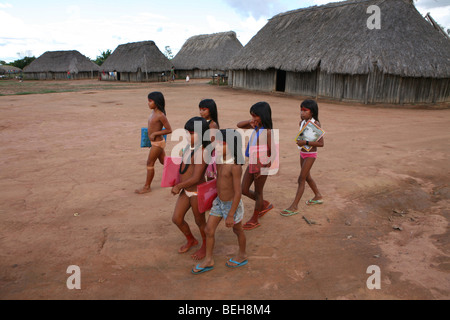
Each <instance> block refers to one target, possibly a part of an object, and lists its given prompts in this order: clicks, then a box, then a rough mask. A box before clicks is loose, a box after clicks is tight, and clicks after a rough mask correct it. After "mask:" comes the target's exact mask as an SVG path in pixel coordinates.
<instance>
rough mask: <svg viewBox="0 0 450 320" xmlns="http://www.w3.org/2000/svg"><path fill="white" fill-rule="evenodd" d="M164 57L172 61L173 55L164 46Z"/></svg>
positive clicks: (169, 49)
mask: <svg viewBox="0 0 450 320" xmlns="http://www.w3.org/2000/svg"><path fill="white" fill-rule="evenodd" d="M164 55H165V56H166V57H167V59H169V60H172V59H173V53H172V49H171V48H170V46H166V47H165V48H164Z"/></svg>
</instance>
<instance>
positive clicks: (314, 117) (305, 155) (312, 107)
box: [281, 100, 324, 217]
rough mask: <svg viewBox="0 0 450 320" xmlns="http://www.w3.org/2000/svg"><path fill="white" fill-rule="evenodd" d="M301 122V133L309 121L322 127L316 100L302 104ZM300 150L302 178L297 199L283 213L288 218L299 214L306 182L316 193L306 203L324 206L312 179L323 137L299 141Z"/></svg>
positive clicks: (299, 180)
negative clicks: (309, 140)
mask: <svg viewBox="0 0 450 320" xmlns="http://www.w3.org/2000/svg"><path fill="white" fill-rule="evenodd" d="M301 120H302V121H301V122H300V131H301V130H302V129H303V127H304V126H305V125H306V123H307V122H308V121H310V120H311V121H312V122H313V123H315V124H316V125H317V126H319V127H320V126H321V125H320V122H319V107H318V106H317V103H316V102H315V101H314V100H305V101H304V102H303V103H302V104H301ZM297 145H298V148H299V149H300V150H301V151H300V166H301V171H300V176H299V177H298V188H297V194H296V195H295V199H294V201H293V202H292V204H291V205H290V206H289V208H287V209H285V210H283V211H282V212H281V215H282V216H285V217H288V216H293V215H296V214H298V213H299V212H298V211H297V210H298V204H299V202H300V200H301V198H302V196H303V192H304V191H305V185H306V182H307V183H308V185H309V186H310V187H311V189H312V191H313V192H314V195H315V197H314V198H313V199H311V200H308V201H307V202H306V204H307V205H315V204H322V203H323V200H322V195H321V194H320V192H319V189H318V188H317V185H316V183H315V181H314V180H313V178H312V177H311V173H310V172H311V168H312V166H313V164H314V162H315V161H316V159H317V148H322V147H323V146H324V139H323V137H322V138H321V139H320V140H319V141H316V142H314V141H313V142H308V141H304V140H299V141H297ZM305 145H308V146H312V147H313V148H312V149H311V150H310V151H306V150H304V149H303V148H302V147H303V146H305Z"/></svg>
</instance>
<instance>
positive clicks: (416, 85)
mask: <svg viewBox="0 0 450 320" xmlns="http://www.w3.org/2000/svg"><path fill="white" fill-rule="evenodd" d="M372 5H375V6H378V7H379V8H380V17H381V29H370V28H369V27H368V20H369V21H370V19H369V18H371V17H373V13H368V8H369V6H372ZM369 12H370V11H369ZM231 69H232V70H233V72H232V74H231V76H232V79H231V80H230V82H229V83H230V84H231V85H232V86H233V87H238V88H246V89H252V90H262V91H282V92H287V93H293V94H299V95H304V96H312V97H328V98H334V99H339V100H353V101H359V102H364V103H378V102H381V103H395V104H401V103H422V102H425V103H434V102H448V101H450V41H449V40H448V39H447V38H446V37H444V36H442V35H441V34H440V33H439V32H438V31H437V30H436V29H435V28H433V26H431V24H430V23H428V22H427V21H426V20H425V19H424V18H423V17H422V16H421V15H420V13H419V12H418V11H417V10H416V8H415V7H414V4H413V1H412V0H389V1H385V0H353V1H344V2H337V3H331V4H327V5H323V6H314V7H309V8H306V9H300V10H295V11H290V12H286V13H283V14H279V15H277V16H275V17H273V18H272V19H271V20H270V21H269V22H268V23H267V24H266V26H265V27H264V28H263V29H261V30H260V31H259V32H258V34H257V35H256V36H255V37H254V38H253V39H252V40H251V41H250V42H249V43H248V44H247V46H246V47H245V48H244V49H243V50H242V51H241V53H240V54H239V55H238V56H236V57H235V58H234V59H233V61H232V63H231Z"/></svg>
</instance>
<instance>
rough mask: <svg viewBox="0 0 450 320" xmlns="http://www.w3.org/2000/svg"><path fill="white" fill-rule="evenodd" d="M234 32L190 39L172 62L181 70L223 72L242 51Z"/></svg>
mask: <svg viewBox="0 0 450 320" xmlns="http://www.w3.org/2000/svg"><path fill="white" fill-rule="evenodd" d="M242 47H243V46H242V44H241V42H240V41H239V40H238V39H237V37H236V33H235V32H234V31H229V32H222V33H215V34H204V35H198V36H194V37H191V38H189V39H188V40H187V41H186V43H185V44H184V45H183V47H182V48H181V50H180V52H178V54H177V55H176V57H175V58H174V59H173V60H172V63H173V65H174V66H175V68H176V69H180V70H193V69H200V70H223V69H225V67H226V66H227V65H228V63H229V62H230V60H231V58H233V57H234V56H235V55H236V54H237V53H238V52H239V51H240V50H241V49H242Z"/></svg>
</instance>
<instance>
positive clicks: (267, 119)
mask: <svg viewBox="0 0 450 320" xmlns="http://www.w3.org/2000/svg"><path fill="white" fill-rule="evenodd" d="M250 114H251V116H252V119H250V120H245V121H241V122H239V123H238V124H237V126H238V128H240V129H254V131H253V133H252V135H251V137H250V141H249V144H248V146H247V150H246V152H245V156H246V157H250V147H251V146H259V145H260V138H263V139H262V140H264V141H265V143H267V150H268V152H267V154H268V156H269V157H271V153H272V151H271V145H272V129H273V124H272V110H271V108H270V105H269V104H268V103H267V102H258V103H256V104H255V105H253V106H252V107H251V109H250ZM261 133H263V134H264V133H265V134H267V136H266V137H262V136H261ZM260 136H261V137H260ZM265 166H266V167H269V166H270V164H269V165H265ZM249 168H250V166H248V167H247V169H246V170H245V173H244V178H243V180H242V194H243V195H245V196H247V197H249V198H250V199H252V200H255V209H254V212H253V216H252V217H251V218H250V220H249V221H247V222H246V223H245V224H244V226H243V228H244V230H252V229H255V228H257V227H259V226H260V225H261V224H260V223H259V218H262V217H263V216H264V215H265V214H266V213H267V212H269V211H270V210H272V209H273V205H272V204H271V203H270V202H268V201H265V200H264V195H263V191H264V185H265V184H266V180H267V177H268V176H267V175H261V171H260V172H256V173H250V171H249ZM253 183H254V185H255V189H254V191H253V190H250V187H251V185H252V184H253Z"/></svg>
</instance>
